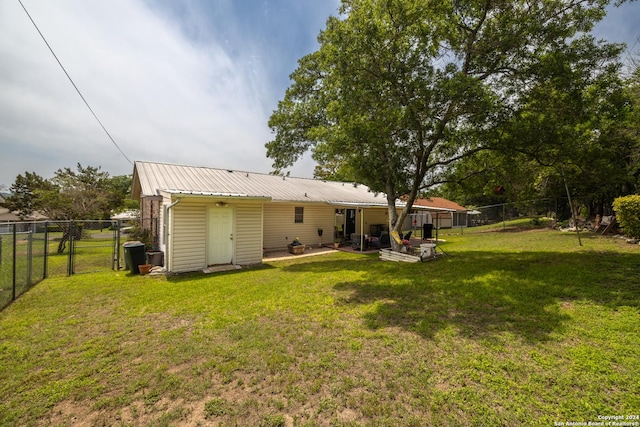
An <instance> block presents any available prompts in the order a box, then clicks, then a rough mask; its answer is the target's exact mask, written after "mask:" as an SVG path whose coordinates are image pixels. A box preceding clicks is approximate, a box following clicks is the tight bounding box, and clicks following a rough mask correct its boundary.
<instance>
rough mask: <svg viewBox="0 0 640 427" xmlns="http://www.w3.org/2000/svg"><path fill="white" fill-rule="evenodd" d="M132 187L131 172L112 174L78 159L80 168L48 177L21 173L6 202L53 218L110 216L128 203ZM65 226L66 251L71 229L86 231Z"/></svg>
mask: <svg viewBox="0 0 640 427" xmlns="http://www.w3.org/2000/svg"><path fill="white" fill-rule="evenodd" d="M130 187H131V177H130V176H116V177H113V178H110V177H109V173H108V172H105V171H102V170H101V168H100V167H99V166H98V167H93V166H87V167H83V166H82V165H81V164H80V163H78V165H77V170H76V171H74V170H71V169H70V168H68V167H67V168H64V169H58V170H57V171H56V172H55V175H54V177H53V178H51V179H48V180H46V179H44V178H42V177H41V176H39V175H37V174H36V173H35V172H32V173H30V172H25V175H24V176H22V175H18V176H17V177H16V181H15V182H14V184H13V185H12V186H11V188H10V191H11V192H12V195H11V196H10V197H8V198H7V200H6V203H5V206H7V207H8V208H9V209H11V210H15V211H18V212H19V214H20V215H21V216H28V215H31V214H32V213H33V212H35V211H38V212H40V213H42V214H44V215H45V216H47V217H48V218H49V219H50V220H67V221H70V220H88V219H109V218H110V216H111V213H112V211H114V210H117V209H119V208H122V207H124V206H126V203H125V200H126V199H127V198H128V194H129V192H130ZM134 205H136V204H134ZM61 227H64V228H65V230H64V233H63V236H62V238H61V239H60V243H59V246H58V253H63V252H64V250H65V247H66V242H67V241H68V239H69V233H71V232H75V233H76V235H77V237H78V238H80V237H81V235H82V225H80V226H79V227H78V228H77V229H76V230H69V229H68V228H67V226H66V225H65V224H64V223H61Z"/></svg>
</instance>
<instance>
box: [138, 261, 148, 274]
mask: <svg viewBox="0 0 640 427" xmlns="http://www.w3.org/2000/svg"><path fill="white" fill-rule="evenodd" d="M138 269H139V270H140V274H142V275H145V274H149V272H150V271H151V264H141V265H139V266H138Z"/></svg>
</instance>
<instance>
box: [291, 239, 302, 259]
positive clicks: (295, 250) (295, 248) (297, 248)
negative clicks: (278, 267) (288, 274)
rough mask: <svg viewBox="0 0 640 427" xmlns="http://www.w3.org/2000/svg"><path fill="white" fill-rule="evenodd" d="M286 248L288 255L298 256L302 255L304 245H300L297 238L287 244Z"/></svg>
mask: <svg viewBox="0 0 640 427" xmlns="http://www.w3.org/2000/svg"><path fill="white" fill-rule="evenodd" d="M287 248H288V249H289V253H292V254H294V255H300V254H303V253H304V245H303V244H302V243H300V239H299V238H298V237H296V238H295V239H293V242H291V243H290V244H288V245H287Z"/></svg>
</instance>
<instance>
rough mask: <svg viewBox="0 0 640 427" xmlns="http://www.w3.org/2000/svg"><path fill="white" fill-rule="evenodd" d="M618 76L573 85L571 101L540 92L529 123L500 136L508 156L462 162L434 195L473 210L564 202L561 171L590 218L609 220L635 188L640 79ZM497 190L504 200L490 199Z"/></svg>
mask: <svg viewBox="0 0 640 427" xmlns="http://www.w3.org/2000/svg"><path fill="white" fill-rule="evenodd" d="M618 74H619V70H618V69H617V67H609V69H607V70H606V71H605V72H603V73H601V74H599V75H592V76H588V78H586V79H580V80H576V81H574V83H572V84H571V85H570V87H572V88H573V94H572V95H571V96H568V95H567V94H566V93H564V92H561V91H559V89H554V90H550V89H549V88H548V87H547V88H546V89H545V88H540V89H539V93H538V94H537V95H536V96H535V97H532V98H531V99H530V106H531V108H530V109H529V110H528V111H527V112H526V115H520V116H517V117H516V119H515V120H514V122H513V124H512V125H511V129H510V131H509V132H508V133H506V134H505V142H506V143H508V147H510V148H509V149H506V150H504V151H502V152H497V151H494V152H483V153H479V154H478V155H476V156H474V157H472V158H468V159H465V160H463V161H462V162H459V163H458V164H457V165H456V167H455V171H454V172H453V173H452V175H451V181H452V183H450V184H446V185H444V186H442V187H441V188H440V189H439V190H438V191H439V192H440V194H441V195H442V196H443V197H448V198H452V199H454V200H457V201H460V202H461V203H462V204H475V205H489V204H492V203H503V202H513V201H516V200H531V199H552V200H562V199H565V196H566V192H565V187H564V179H563V170H564V175H565V176H566V181H567V184H568V186H569V190H570V192H571V194H572V195H573V196H572V197H574V198H575V200H576V202H577V203H578V204H579V205H582V206H584V207H587V208H588V211H587V212H586V214H587V217H592V218H593V217H594V216H595V215H596V214H600V215H606V214H609V213H610V207H611V204H612V203H613V200H614V198H616V197H618V196H622V195H626V194H629V193H633V192H637V190H638V189H639V188H640V187H639V185H640V181H639V178H640V128H639V123H640V115H639V114H640V71H639V70H638V69H636V71H635V73H633V75H632V76H630V77H629V78H626V79H621V78H620V77H619V76H618ZM573 77H576V75H575V74H574V75H573ZM559 118H562V122H561V121H560V120H559ZM529 140H538V141H539V143H537V144H534V143H531V142H527V141H529ZM523 142H524V143H523ZM477 171H483V173H481V174H478V173H477ZM496 184H504V185H505V187H506V189H507V191H506V193H505V196H504V197H502V198H501V200H498V199H496V198H495V197H493V196H492V194H491V192H492V187H493V186H494V185H496ZM467 200H469V201H470V202H467ZM565 200H566V199H565ZM567 212H568V211H567Z"/></svg>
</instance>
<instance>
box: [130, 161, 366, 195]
mask: <svg viewBox="0 0 640 427" xmlns="http://www.w3.org/2000/svg"><path fill="white" fill-rule="evenodd" d="M134 163H147V164H156V165H165V166H180V167H185V168H197V169H211V170H217V171H227V172H238V173H243V174H253V175H262V176H275V177H281V178H285V179H304V180H309V181H315V182H335V183H338V184H350V185H354V184H356V185H364V186H366V187H367V188H370V187H369V186H367V185H366V184H363V183H360V182H353V181H331V180H328V179H316V178H306V177H302V176H289V175H275V174H272V173H266V172H255V171H248V170H241V169H230V168H216V167H212V166H196V165H185V164H181V163H168V162H152V161H145V160H136V161H134ZM372 191H373V190H372Z"/></svg>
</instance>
